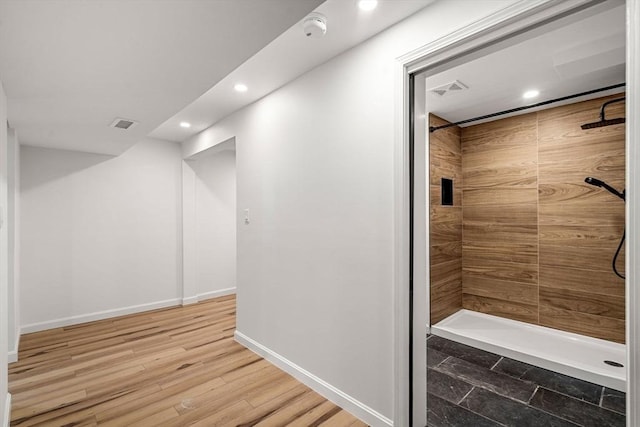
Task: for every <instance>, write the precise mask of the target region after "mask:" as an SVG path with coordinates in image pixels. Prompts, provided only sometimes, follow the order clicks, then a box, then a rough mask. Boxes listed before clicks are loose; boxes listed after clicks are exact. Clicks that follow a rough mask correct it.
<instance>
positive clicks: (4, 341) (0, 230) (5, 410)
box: [0, 83, 11, 425]
mask: <svg viewBox="0 0 640 427" xmlns="http://www.w3.org/2000/svg"><path fill="white" fill-rule="evenodd" d="M7 157H8V156H7V98H6V96H5V93H4V88H3V87H2V83H0V218H1V219H2V227H0V422H1V423H3V425H8V423H7V421H8V417H9V412H10V410H11V408H10V404H11V400H10V395H9V394H8V392H7V348H8V341H9V340H8V332H9V330H8V320H9V316H8V303H7V300H8V292H7V283H8V264H9V257H8V249H9V245H8V230H7V223H6V222H7V220H6V218H7V163H8V158H7Z"/></svg>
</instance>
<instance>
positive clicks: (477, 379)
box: [434, 357, 536, 403]
mask: <svg viewBox="0 0 640 427" xmlns="http://www.w3.org/2000/svg"><path fill="white" fill-rule="evenodd" d="M434 369H435V370H438V371H440V372H443V373H447V374H449V375H451V376H454V377H456V378H458V379H461V380H464V381H467V382H469V383H471V384H473V385H475V386H478V387H483V388H486V389H489V390H491V391H493V392H495V393H498V394H501V395H503V396H506V397H510V398H512V399H517V400H520V401H522V402H525V403H526V402H528V401H529V399H530V398H531V396H532V395H533V393H534V391H535V389H536V386H535V385H534V384H531V383H528V382H526V381H521V380H518V379H516V378H513V377H510V376H508V375H505V374H502V373H500V372H494V371H492V370H490V369H488V368H483V367H481V366H478V365H474V364H473V363H469V362H467V361H464V360H460V359H457V358H455V357H450V358H448V359H447V360H445V361H444V362H442V363H441V364H440V365H438V366H437V367H436V368H434Z"/></svg>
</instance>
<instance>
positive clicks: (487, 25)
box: [394, 0, 640, 426]
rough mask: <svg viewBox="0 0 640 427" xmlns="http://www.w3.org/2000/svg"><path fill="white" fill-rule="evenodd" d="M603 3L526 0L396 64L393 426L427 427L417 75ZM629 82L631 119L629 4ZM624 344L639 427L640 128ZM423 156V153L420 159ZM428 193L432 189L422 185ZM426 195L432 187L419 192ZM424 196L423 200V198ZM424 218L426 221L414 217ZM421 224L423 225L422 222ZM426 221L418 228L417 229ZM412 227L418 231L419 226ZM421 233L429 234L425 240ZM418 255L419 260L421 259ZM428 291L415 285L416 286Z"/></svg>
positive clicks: (631, 154)
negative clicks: (418, 205)
mask: <svg viewBox="0 0 640 427" xmlns="http://www.w3.org/2000/svg"><path fill="white" fill-rule="evenodd" d="M598 3H602V1H599V0H564V1H558V0H520V1H518V2H516V3H513V4H512V5H510V6H507V7H505V8H504V9H502V10H500V11H498V12H496V13H494V14H492V15H489V16H487V17H485V18H483V19H481V20H478V21H476V22H473V23H471V24H470V25H468V26H466V27H464V28H462V29H460V30H457V31H455V32H453V33H450V34H448V35H446V36H444V37H442V38H440V39H437V40H435V41H433V42H431V43H429V44H427V45H425V46H422V47H420V48H418V49H416V50H414V51H412V52H409V53H407V54H405V55H403V56H401V57H399V58H397V64H396V75H397V78H396V82H397V97H396V123H397V131H396V138H395V149H394V170H395V175H394V192H395V220H394V236H395V239H394V245H395V247H394V252H395V254H394V265H395V277H394V298H395V302H394V313H395V314H394V323H395V325H394V335H395V338H394V341H395V342H394V344H395V354H394V356H395V363H394V365H395V366H394V374H395V375H394V378H395V384H394V385H395V394H394V396H395V398H394V400H395V401H394V409H395V410H394V425H395V426H424V425H426V412H427V411H426V408H427V392H426V386H427V384H426V341H425V338H426V332H427V325H428V321H426V320H425V319H426V318H427V316H428V312H429V311H428V307H429V293H428V292H427V289H428V277H429V265H428V262H427V260H428V258H429V248H428V244H427V240H426V235H428V232H429V224H428V221H427V220H426V214H425V213H424V212H425V208H424V207H423V208H422V211H420V210H414V209H415V208H416V207H415V206H414V193H415V190H416V188H414V182H413V179H414V176H415V174H414V172H418V176H419V175H420V169H419V168H420V167H421V168H423V170H422V174H424V173H425V170H424V169H426V165H427V164H428V161H429V159H428V150H426V152H425V153H424V156H425V157H423V158H426V162H422V164H421V163H420V162H419V161H418V162H415V160H416V159H418V160H419V158H418V157H417V156H414V150H415V149H416V148H417V149H418V150H419V149H420V147H419V146H417V145H414V143H415V142H416V141H415V140H416V139H417V138H416V136H422V135H420V132H416V129H415V123H414V113H415V110H416V106H415V104H416V100H415V99H414V97H413V89H414V79H413V75H414V74H417V73H418V72H420V71H423V70H425V69H427V68H430V67H434V66H436V65H438V64H441V63H443V62H448V61H451V60H453V59H455V58H458V57H460V56H462V55H463V54H467V53H469V52H472V51H474V50H476V49H479V48H481V47H484V46H487V45H489V44H492V43H496V42H498V41H500V40H502V39H506V38H509V37H512V36H514V35H516V34H518V33H519V32H521V31H523V30H525V29H529V28H530V27H532V26H535V25H536V24H542V23H544V22H545V21H547V20H550V19H553V18H557V17H560V16H563V15H565V14H566V15H568V14H571V13H573V12H575V11H577V10H579V9H581V8H583V7H587V6H591V5H596V4H598ZM625 3H626V21H627V25H626V27H627V28H626V43H627V50H626V76H627V82H626V83H627V86H626V90H627V94H626V97H627V101H626V111H627V113H626V114H627V117H639V116H640V30H639V28H640V4H638V3H639V2H637V1H636V0H626V1H625ZM423 139H426V138H423ZM625 143H626V175H625V178H626V186H627V203H626V219H625V222H626V228H627V230H628V233H627V234H628V236H627V243H626V247H625V249H626V254H627V256H626V260H625V264H626V265H625V271H626V276H627V279H626V281H625V288H626V344H627V369H628V370H627V410H626V412H627V414H626V415H627V425H628V426H635V425H640V404H636V403H635V402H638V401H640V313H638V309H640V289H636V287H634V286H630V285H631V284H634V283H638V279H640V268H639V267H637V266H640V238H638V236H637V232H636V231H637V230H640V198H637V197H635V196H634V194H635V188H636V187H639V188H640V124H639V123H637V121H636V122H634V121H633V120H628V121H627V123H626V141H625ZM421 154H422V153H421ZM422 186H423V187H426V183H423V184H422ZM418 190H421V191H426V188H418ZM424 198H425V197H424V196H422V199H424ZM416 213H418V214H421V215H423V216H422V217H420V216H418V215H415V214H416ZM416 220H417V221H416ZM420 221H421V222H422V224H421V225H420V226H418V223H419V222H420ZM414 223H415V224H416V227H414ZM418 233H426V234H423V235H422V236H421V235H419V234H418ZM414 245H421V246H419V247H414ZM416 254H418V255H420V256H416ZM414 282H415V283H418V284H423V285H424V286H416V287H414V286H413V283H414Z"/></svg>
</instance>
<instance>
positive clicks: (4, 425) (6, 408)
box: [2, 393, 11, 427]
mask: <svg viewBox="0 0 640 427" xmlns="http://www.w3.org/2000/svg"><path fill="white" fill-rule="evenodd" d="M10 418H11V393H7V397H6V400H5V404H4V417H3V419H2V427H9V423H10Z"/></svg>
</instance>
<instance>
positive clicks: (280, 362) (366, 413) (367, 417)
mask: <svg viewBox="0 0 640 427" xmlns="http://www.w3.org/2000/svg"><path fill="white" fill-rule="evenodd" d="M235 339H236V341H237V342H238V343H240V344H241V345H243V346H245V347H246V348H248V349H249V350H251V351H253V352H254V353H256V354H258V355H259V356H262V357H263V358H264V359H266V360H267V361H269V362H270V363H272V364H274V365H275V366H277V367H278V368H280V369H282V370H283V371H285V372H286V373H288V374H289V375H291V376H293V377H294V378H295V379H297V380H298V381H300V382H301V383H303V384H305V385H306V386H308V387H310V388H311V389H313V390H314V391H315V392H316V393H318V394H319V395H321V396H322V397H324V398H326V399H327V400H329V401H331V402H333V403H335V404H336V405H338V406H340V407H341V408H342V409H344V410H345V411H347V412H349V413H351V414H353V415H354V416H356V417H358V418H360V419H361V420H362V421H364V422H365V423H367V424H369V425H371V426H374V427H378V426H380V427H391V426H393V423H392V421H391V420H390V419H389V418H387V417H385V416H384V415H382V414H380V413H378V412H376V411H374V410H373V409H371V408H370V407H368V406H367V405H365V404H364V403H362V402H360V401H358V400H356V399H354V398H353V397H351V396H349V395H348V394H346V393H345V392H343V391H341V390H339V389H337V388H336V387H334V386H332V385H331V384H329V383H327V382H325V381H323V380H322V379H320V378H318V377H317V376H315V375H313V374H312V373H311V372H309V371H306V370H304V369H303V368H301V367H300V366H298V365H296V364H295V363H293V362H291V361H290V360H288V359H286V358H284V357H282V356H281V355H279V354H278V353H276V352H274V351H273V350H271V349H269V348H267V347H265V346H263V345H262V344H260V343H258V342H256V341H254V340H252V339H251V338H249V337H248V336H246V335H244V334H243V333H242V332H239V331H237V330H236V332H235Z"/></svg>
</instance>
